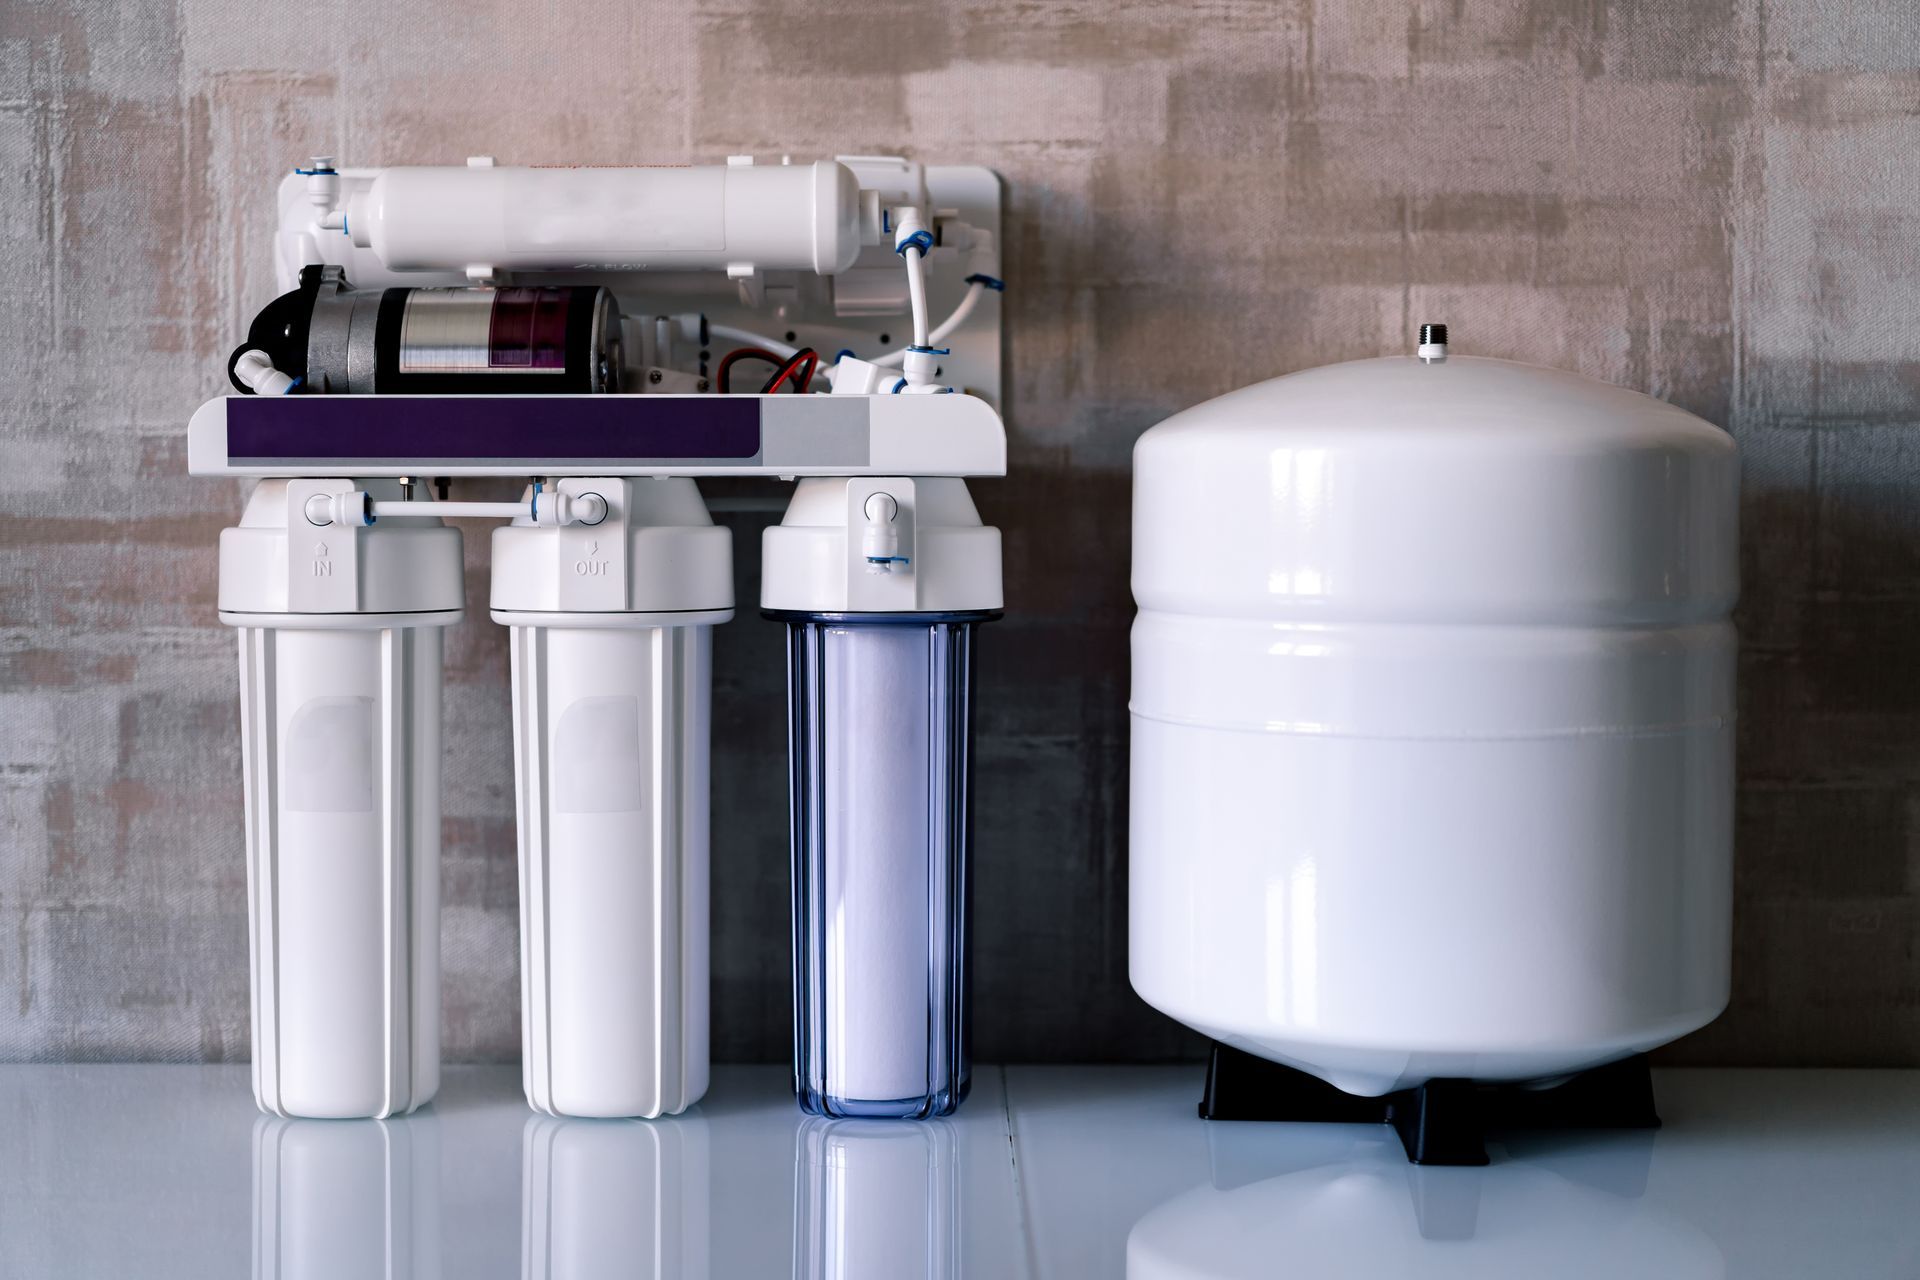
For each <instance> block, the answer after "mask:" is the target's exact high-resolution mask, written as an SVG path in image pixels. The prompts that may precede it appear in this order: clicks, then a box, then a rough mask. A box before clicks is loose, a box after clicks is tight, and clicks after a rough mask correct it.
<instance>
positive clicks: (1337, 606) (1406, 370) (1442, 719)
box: [1130, 347, 1738, 1095]
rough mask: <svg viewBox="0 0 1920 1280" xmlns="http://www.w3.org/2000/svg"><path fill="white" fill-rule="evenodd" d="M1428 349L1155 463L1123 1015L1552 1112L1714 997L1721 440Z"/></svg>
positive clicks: (1186, 436)
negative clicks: (1572, 1086)
mask: <svg viewBox="0 0 1920 1280" xmlns="http://www.w3.org/2000/svg"><path fill="white" fill-rule="evenodd" d="M1444 350H1445V348H1444V347H1441V348H1439V349H1438V351H1439V354H1440V358H1438V359H1382V360H1363V361H1356V362H1353V363H1350V364H1342V365H1336V366H1332V367H1329V368H1324V369H1314V370H1309V371H1307V372H1304V373H1298V374H1295V375H1293V376H1291V377H1286V378H1280V379H1276V380H1274V381H1271V382H1266V383H1262V384H1259V385H1257V386H1253V387H1249V388H1247V389H1245V390H1242V391H1238V392H1235V393H1233V394H1231V395H1227V396H1223V397H1221V398H1220V399H1218V400H1214V401H1210V402H1208V403H1206V404H1203V405H1200V406H1198V407H1197V408H1194V409H1191V410H1188V411H1187V412H1185V413H1181V414H1178V415H1176V416H1175V417H1173V418H1171V419H1169V420H1168V421H1167V422H1165V423H1163V424H1161V425H1160V426H1158V427H1156V428H1154V429H1153V430H1151V431H1149V432H1147V433H1146V434H1145V435H1144V436H1143V437H1142V438H1141V440H1140V442H1139V444H1138V446H1137V447H1136V449H1135V453H1134V464H1135V465H1134V476H1135V479H1134V542H1133V545H1134V564H1133V591H1134V597H1135V600H1136V601H1137V602H1138V604H1139V606H1140V612H1139V617H1138V619H1137V621H1136V622H1135V624H1134V629H1133V698H1132V703H1131V708H1132V731H1133V739H1132V742H1133V751H1132V853H1131V863H1132V870H1131V879H1132V883H1131V907H1130V934H1131V973H1132V979H1133V985H1134V988H1135V990H1137V991H1138V992H1139V993H1140V995H1141V996H1142V997H1143V998H1144V999H1146V1000H1147V1002H1148V1003H1150V1004H1152V1005H1154V1006H1155V1007H1156V1008H1158V1009H1160V1010H1162V1011H1164V1012H1166V1013H1168V1014H1170V1015H1171V1016H1173V1017H1175V1018H1177V1019H1179V1020H1180V1021H1182V1022H1184V1023H1186V1024H1188V1025H1189V1026H1192V1027H1194V1028H1195V1029H1197V1030H1199V1031H1201V1032H1203V1033H1205V1034H1206V1035H1208V1036H1211V1037H1212V1038H1214V1039H1215V1040H1218V1041H1220V1042H1222V1043H1225V1044H1228V1045H1231V1046H1234V1047H1236V1048H1239V1049H1243V1050H1246V1051H1248V1052H1251V1053H1255V1054H1258V1055H1260V1056H1262V1057H1266V1058H1269V1059H1272V1060H1274V1061H1277V1062H1281V1063H1285V1064H1287V1065H1289V1066H1293V1067H1296V1068H1300V1069H1302V1070H1306V1071H1310V1072H1312V1073H1314V1074H1316V1075H1318V1076H1320V1077H1322V1078H1324V1079H1326V1080H1328V1081H1330V1082H1331V1083H1333V1084H1335V1085H1336V1086H1338V1087H1340V1088H1341V1089H1344V1090H1346V1091H1348V1092H1349V1093H1354V1094H1363V1095H1379V1094H1383V1093H1387V1092H1390V1091H1393V1090H1395V1089H1400V1088H1406V1087H1410V1086H1413V1085H1416V1084H1419V1083H1422V1082H1424V1081H1426V1080H1428V1079H1432V1078H1435V1077H1466V1078H1473V1079H1478V1080H1487V1081H1517V1080H1534V1079H1545V1078H1551V1077H1557V1076H1561V1075H1564V1074H1567V1073H1571V1072H1575V1071H1578V1070H1582V1069H1585V1068H1588V1067H1593V1066H1597V1065H1600V1064H1603V1063H1605V1062H1608V1061H1612V1060H1615V1059H1618V1058H1621V1057H1625V1056H1627V1055H1629V1054H1632V1053H1635V1052H1638V1051H1642V1050H1646V1049H1649V1048H1652V1047H1653V1046H1655V1045H1659V1044H1662V1043H1664V1042H1666V1041H1669V1040H1672V1039H1674V1038H1675V1037H1677V1036H1681V1035H1684V1034H1685V1033H1687V1032H1689V1031H1692V1030H1694V1029H1695V1028H1697V1027H1700V1026H1702V1025H1704V1024H1705V1023H1707V1022H1708V1021H1710V1020H1711V1019H1713V1018H1714V1017H1715V1016H1716V1015H1717V1014H1718V1013H1719V1012H1720V1010H1721V1009H1722V1008H1724V1007H1725V1005H1726V1001H1727V994H1728V968H1729V954H1730V915H1731V897H1732V875H1731V872H1732V867H1731V859H1732V832H1731V827H1732V799H1733V718H1734V701H1733V699H1734V694H1733V673H1734V654H1735V636H1734V630H1733V627H1732V624H1731V623H1730V621H1729V613H1730V611H1731V609H1732V607H1733V604H1734V600H1735V596H1736V594H1737V586H1738V582H1737V573H1738V571H1737V560H1736V547H1737V536H1736V533H1737V529H1736V519H1737V512H1736V503H1737V485H1738V459H1737V456H1736V452H1735V448H1734V444H1733V441H1732V439H1731V438H1730V437H1729V436H1728V435H1727V434H1726V433H1725V432H1723V431H1721V430H1720V429H1719V428H1717V427H1714V426H1712V425H1710V424H1708V423H1706V422H1703V421H1701V420H1700V419H1698V418H1695V417H1693V416H1691V415H1689V414H1687V413H1684V412H1682V411H1681V410H1679V409H1676V408H1673V407H1672V406H1670V405H1666V404H1663V403H1661V402H1659V401H1657V400H1653V399H1651V398H1649V397H1647V396H1644V395H1640V394H1638V393H1636V392H1632V391H1627V390H1623V389H1621V388H1619V387H1614V386H1609V385H1606V384H1604V383H1600V382H1596V381H1593V380H1591V379H1588V378H1583V377H1579V376H1576V375H1573V374H1568V373H1562V372H1557V371H1554V370H1550V369H1542V368H1535V367H1532V366H1528V365H1521V364H1512V363H1508V362H1505V361H1495V360H1474V359H1460V358H1453V359H1448V358H1445V356H1444ZM1423 354H1428V355H1431V354H1434V353H1433V352H1432V351H1429V350H1426V349H1423Z"/></svg>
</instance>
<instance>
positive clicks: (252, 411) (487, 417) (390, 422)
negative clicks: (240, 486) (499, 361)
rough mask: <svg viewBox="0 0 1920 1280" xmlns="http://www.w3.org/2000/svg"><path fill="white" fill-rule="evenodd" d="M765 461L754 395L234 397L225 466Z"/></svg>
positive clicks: (229, 402)
mask: <svg viewBox="0 0 1920 1280" xmlns="http://www.w3.org/2000/svg"><path fill="white" fill-rule="evenodd" d="M759 452H760V402H759V401H758V400H757V399H754V398H750V397H747V396H741V397H738V398H732V397H727V396H717V395H716V396H687V397H684V398H683V397H677V396H617V395H580V396H302V395H292V396H231V397H229V398H228V399H227V457H228V459H229V460H230V461H232V462H234V463H236V464H241V465H246V464H249V463H258V462H281V461H298V460H304V461H311V462H326V461H332V460H336V459H337V460H350V461H354V462H368V463H378V464H381V465H393V464H399V463H411V462H420V463H432V462H446V463H462V462H517V461H543V462H546V461H551V462H563V461H564V462H576V461H577V462H587V461H600V462H648V461H652V460H654V459H661V460H673V461H685V460H687V459H693V458H714V459H742V458H753V457H756V456H758V454H759Z"/></svg>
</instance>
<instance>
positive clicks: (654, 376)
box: [647, 369, 660, 382]
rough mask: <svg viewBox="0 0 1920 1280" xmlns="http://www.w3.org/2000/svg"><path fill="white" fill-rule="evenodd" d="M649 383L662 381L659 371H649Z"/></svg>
mask: <svg viewBox="0 0 1920 1280" xmlns="http://www.w3.org/2000/svg"><path fill="white" fill-rule="evenodd" d="M647 381H648V382H658V381H660V371H659V370H658V369H649V370H648V371H647Z"/></svg>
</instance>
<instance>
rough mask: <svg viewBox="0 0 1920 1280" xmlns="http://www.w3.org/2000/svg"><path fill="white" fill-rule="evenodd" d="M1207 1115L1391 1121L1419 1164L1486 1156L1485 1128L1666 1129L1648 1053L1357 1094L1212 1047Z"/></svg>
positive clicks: (1204, 1104)
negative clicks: (1552, 1075) (1555, 1075)
mask: <svg viewBox="0 0 1920 1280" xmlns="http://www.w3.org/2000/svg"><path fill="white" fill-rule="evenodd" d="M1200 1118H1201V1119H1202V1120H1294V1121H1307V1122H1313V1123H1320V1124H1390V1125H1392V1126H1393V1129H1394V1132H1395V1133H1397V1134H1399V1135H1400V1145H1401V1146H1403V1147H1405V1148H1406V1149H1407V1159H1409V1160H1411V1161H1412V1162H1413V1163H1415V1164H1432V1165H1481V1164H1485V1163H1487V1147H1486V1135H1487V1134H1489V1133H1500V1132H1507V1131H1512V1130H1523V1129H1658V1128H1659V1127H1660V1116H1659V1115H1658V1113H1656V1112H1655V1111H1654V1109H1653V1077H1652V1076H1651V1075H1650V1074H1649V1073H1648V1070H1647V1059H1646V1057H1645V1055H1638V1056H1635V1057H1632V1058H1627V1059H1624V1060H1622V1061H1620V1062H1615V1063H1610V1064H1608V1065H1607V1066H1604V1067H1595V1068H1594V1069H1593V1070H1591V1071H1584V1072H1581V1073H1580V1074H1579V1075H1577V1076H1574V1077H1573V1078H1572V1079H1571V1080H1568V1081H1567V1082H1565V1083H1564V1084H1559V1085H1555V1086H1553V1087H1552V1088H1549V1089H1529V1088H1524V1087H1522V1086H1519V1085H1487V1084H1475V1083H1474V1082H1473V1081H1471V1080H1429V1081H1428V1082H1427V1083H1426V1084H1423V1085H1421V1086H1420V1087H1418V1088H1416V1089H1403V1090H1401V1091H1400V1092H1399V1093H1390V1094H1388V1095H1387V1096H1386V1097H1384V1098H1357V1097H1355V1096H1354V1095H1352V1094H1350V1093H1342V1092H1341V1091H1340V1090H1338V1089H1336V1088H1334V1087H1333V1086H1332V1085H1330V1084H1328V1083H1327V1082H1326V1081H1325V1080H1322V1079H1320V1078H1319V1077H1318V1076H1311V1075H1308V1074H1307V1073H1306V1072H1304V1071H1296V1070H1294V1069H1293V1068H1292V1067H1283V1066H1281V1065H1280V1064H1279V1063H1277V1062H1268V1061H1267V1060H1266V1059H1265V1058H1256V1057H1254V1056H1253V1055H1252V1054H1250V1053H1242V1052H1241V1051H1240V1050H1238V1049H1230V1048H1228V1047H1227V1046H1226V1045H1223V1044H1215V1045H1214V1046H1213V1055H1212V1057H1211V1058H1209V1059H1208V1061H1207V1091H1206V1093H1205V1094H1204V1095H1203V1096H1202V1097H1201V1099H1200Z"/></svg>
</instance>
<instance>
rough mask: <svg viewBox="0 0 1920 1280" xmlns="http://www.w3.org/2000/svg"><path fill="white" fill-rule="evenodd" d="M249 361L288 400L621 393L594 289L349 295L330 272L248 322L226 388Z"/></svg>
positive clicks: (605, 301) (320, 272) (243, 385)
mask: <svg viewBox="0 0 1920 1280" xmlns="http://www.w3.org/2000/svg"><path fill="white" fill-rule="evenodd" d="M250 350H258V351H262V352H264V353H266V354H267V355H268V356H269V357H271V358H272V360H273V365H274V368H276V369H278V370H279V371H280V372H281V373H284V374H286V375H287V376H288V377H290V378H292V379H294V385H293V387H292V388H291V390H292V391H293V392H294V393H296V394H336V395H337V394H343V393H351V394H354V395H368V394H373V393H379V394H383V395H392V394H396V393H397V394H408V393H415V394H418V393H428V394H440V395H449V394H452V395H459V394H487V395H515V394H519V395H525V394H540V393H558V392H573V393H579V392H614V391H618V390H620V362H621V349H620V312H619V308H618V306H617V304H616V303H615V302H614V298H613V294H612V293H611V292H610V291H608V290H607V289H605V288H603V287H601V286H598V285H581V286H551V285H542V286H538V287H497V288H496V287H491V286H476V287H466V288H403V289H355V288H353V286H352V285H351V284H349V283H348V282H347V278H346V275H345V273H344V272H343V271H342V270H341V269H340V268H339V267H337V266H310V267H307V268H305V269H304V270H303V271H301V273H300V287H299V288H297V289H294V290H293V291H292V292H290V293H284V294H282V295H281V296H279V297H278V298H275V299H274V300H273V301H272V302H270V303H268V304H267V306H266V308H265V309H264V310H262V311H261V312H260V314H259V315H258V316H257V317H255V319H254V322H253V325H252V327H251V328H250V329H249V330H248V331H247V341H246V342H245V343H243V344H241V346H240V347H238V348H237V349H236V350H235V351H234V353H233V355H232V356H231V357H230V358H229V359H228V361H227V376H228V378H229V380H230V381H232V383H233V385H234V386H235V387H237V388H239V389H240V390H241V391H243V392H247V393H249V394H251V393H252V391H253V388H252V387H251V386H249V385H248V383H247V382H246V381H244V380H243V379H242V377H241V376H240V370H239V369H237V368H236V366H238V365H239V363H240V357H241V356H242V355H243V354H244V353H245V352H247V351H250Z"/></svg>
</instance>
